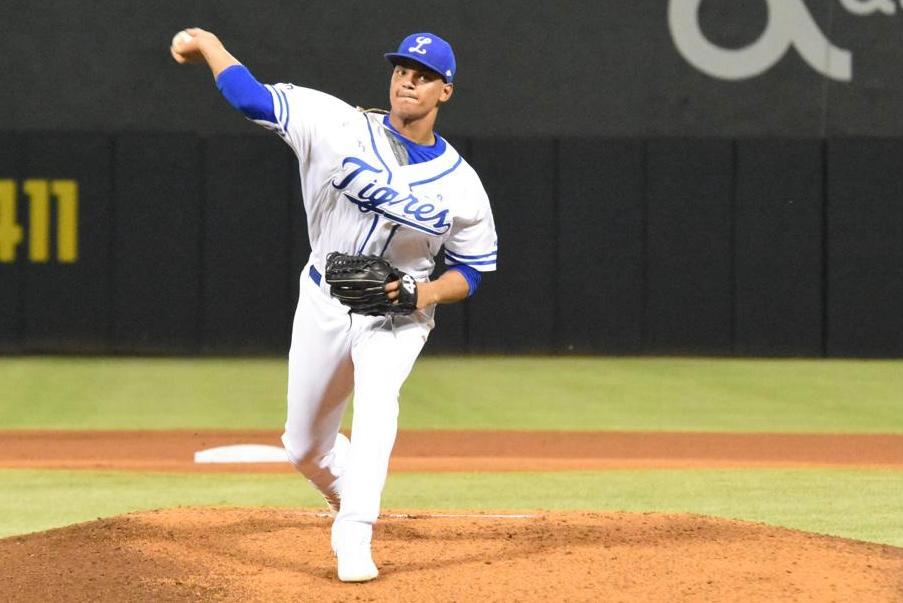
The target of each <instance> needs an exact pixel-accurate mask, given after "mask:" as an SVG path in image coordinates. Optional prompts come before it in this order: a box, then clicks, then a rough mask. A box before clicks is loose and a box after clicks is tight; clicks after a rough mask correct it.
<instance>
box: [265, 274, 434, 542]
mask: <svg viewBox="0 0 903 603" xmlns="http://www.w3.org/2000/svg"><path fill="white" fill-rule="evenodd" d="M310 269H311V266H310V265H308V266H306V267H305V269H304V271H303V272H302V274H301V287H300V295H299V299H298V307H297V310H296V312H295V318H294V324H293V327H292V344H291V350H290V351H289V372H288V413H287V419H286V422H285V433H284V434H283V436H282V442H283V444H284V446H285V449H286V451H287V452H288V455H289V458H290V459H291V461H292V462H293V463H294V465H295V467H296V468H297V469H298V470H299V471H300V472H301V473H303V474H304V476H305V477H307V478H308V479H309V480H310V481H311V483H313V485H314V486H315V487H316V488H317V489H318V490H320V492H322V493H323V494H324V495H325V496H327V497H335V496H336V495H337V496H338V497H339V498H340V499H341V508H340V511H339V513H338V515H337V516H336V525H337V526H338V524H339V523H342V522H354V523H355V524H358V526H359V527H360V528H361V529H364V530H365V531H367V532H368V533H369V531H370V530H371V529H372V524H373V523H374V522H375V521H376V519H377V517H378V516H379V507H380V498H381V495H382V489H383V486H384V485H385V481H386V474H387V472H388V468H389V456H390V454H391V452H392V447H393V446H394V444H395V436H396V433H397V430H398V393H399V390H400V389H401V385H402V383H404V381H405V379H407V377H408V375H409V374H410V372H411V368H412V367H413V366H414V361H415V360H416V359H417V356H418V355H419V354H420V350H421V349H423V345H424V344H425V343H426V339H427V336H428V334H429V331H430V329H431V327H432V321H429V322H425V321H422V320H419V319H417V318H414V317H401V316H399V317H393V318H385V317H370V316H361V315H357V314H349V313H348V309H347V308H346V307H345V306H343V305H341V304H340V303H339V302H337V301H336V300H335V299H333V298H331V297H330V296H329V293H328V285H326V282H325V281H322V282H321V283H320V284H319V285H318V284H315V282H314V281H313V280H312V278H311V276H310V274H311V272H310ZM352 390H353V391H354V407H353V418H352V425H351V445H350V447H349V446H347V443H346V442H343V441H342V440H343V438H342V437H340V438H339V439H338V440H337V439H336V435H337V434H338V432H339V427H340V423H341V420H342V415H343V414H344V411H345V407H346V404H347V402H348V399H349V396H350V394H351V392H352ZM337 442H338V443H337ZM349 527H350V526H349ZM334 533H335V529H334ZM368 540H369V539H368Z"/></svg>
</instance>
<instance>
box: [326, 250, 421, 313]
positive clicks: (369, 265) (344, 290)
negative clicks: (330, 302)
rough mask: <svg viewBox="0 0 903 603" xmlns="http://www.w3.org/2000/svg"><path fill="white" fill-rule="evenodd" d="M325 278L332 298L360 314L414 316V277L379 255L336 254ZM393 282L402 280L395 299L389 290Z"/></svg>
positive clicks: (333, 253)
mask: <svg viewBox="0 0 903 603" xmlns="http://www.w3.org/2000/svg"><path fill="white" fill-rule="evenodd" d="M325 277H326V282H327V283H328V284H329V286H330V293H331V294H332V296H333V297H334V298H336V299H337V300H339V301H340V302H342V303H343V304H344V305H346V306H348V307H349V308H351V311H352V312H354V313H356V314H364V315H367V316H382V315H385V314H410V313H411V312H413V311H414V310H416V309H417V282H416V281H415V280H414V277H412V276H411V275H410V274H407V273H406V272H403V271H401V270H399V269H398V268H396V267H395V266H393V265H392V264H390V263H389V262H388V261H386V260H385V259H383V258H381V257H379V256H376V255H348V254H344V253H339V252H337V251H334V252H332V253H330V254H329V255H328V256H326V273H325ZM393 281H401V282H400V283H399V284H400V286H399V287H398V296H397V298H396V299H395V300H391V299H389V294H388V292H387V291H386V285H387V284H388V283H391V282H393Z"/></svg>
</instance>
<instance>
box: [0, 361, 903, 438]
mask: <svg viewBox="0 0 903 603" xmlns="http://www.w3.org/2000/svg"><path fill="white" fill-rule="evenodd" d="M285 374H286V363H285V360H283V359H150V358H141V359H135V358H112V359H104V358H86V359H78V358H68V357H67V358H5V359H0V429H3V428H38V429H40V428H62V429H126V428H127V429H172V428H186V429H189V428H190V429H197V428H234V429H247V428H259V429H279V428H280V426H281V425H282V422H283V420H284V412H285V410H284V404H285V403H284V391H285ZM400 426H401V428H403V429H555V430H571V429H575V430H680V431H690V430H701V431H784V432H872V433H876V432H884V433H892V432H897V433H899V432H903V361H850V360H726V359H664V358H629V359H617V358H583V357H561V358H495V357H492V358H484V357H477V358H424V359H422V360H421V361H419V362H418V364H417V366H416V367H415V370H414V373H413V374H412V375H411V377H410V379H409V380H408V382H407V384H406V385H405V387H404V390H403V393H402V411H401V418H400Z"/></svg>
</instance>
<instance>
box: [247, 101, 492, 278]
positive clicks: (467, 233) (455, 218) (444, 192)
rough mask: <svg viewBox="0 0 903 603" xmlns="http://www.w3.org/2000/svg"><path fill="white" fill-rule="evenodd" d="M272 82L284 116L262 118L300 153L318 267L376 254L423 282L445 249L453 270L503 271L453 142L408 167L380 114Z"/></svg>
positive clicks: (478, 193) (482, 201) (477, 188)
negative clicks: (343, 256)
mask: <svg viewBox="0 0 903 603" xmlns="http://www.w3.org/2000/svg"><path fill="white" fill-rule="evenodd" d="M266 88H267V89H268V90H269V92H270V94H271V95H272V96H273V102H274V109H275V110H274V113H275V115H276V121H275V122H269V121H262V120H255V121H256V123H258V124H260V125H263V126H265V127H267V128H269V129H272V130H275V131H276V133H278V134H279V136H281V137H282V138H283V139H284V140H285V141H286V142H287V143H288V144H289V146H291V147H292V149H293V150H294V151H295V154H296V155H297V156H298V161H299V164H300V173H301V191H302V193H303V196H304V208H305V211H306V213H307V228H308V234H309V236H310V245H311V250H312V253H311V260H312V262H313V265H314V266H316V267H317V268H318V269H319V270H322V268H323V265H324V263H325V259H326V256H327V255H328V254H329V253H330V252H332V251H340V252H343V253H352V254H372V255H382V256H384V257H385V258H386V259H387V260H389V261H390V262H391V263H392V264H394V265H395V266H397V267H398V268H400V269H401V270H404V271H405V272H407V273H409V274H411V276H413V277H414V278H415V279H417V280H425V279H427V278H428V277H429V275H430V274H431V273H432V271H433V267H434V265H435V260H434V258H435V256H436V255H437V254H438V253H439V250H440V248H441V247H442V246H443V245H444V246H445V260H446V264H447V265H449V266H452V265H456V264H466V265H469V266H472V267H473V268H475V269H476V270H479V271H481V272H488V271H492V270H495V266H496V257H497V251H498V245H497V237H496V233H495V223H494V221H493V218H492V211H491V209H490V206H489V199H488V197H487V195H486V192H485V190H484V189H483V185H482V183H481V182H480V179H479V177H478V176H477V174H476V172H475V171H474V170H473V168H471V167H470V165H468V164H467V162H466V161H464V159H463V158H462V157H461V156H460V155H459V154H458V152H457V151H455V149H454V148H452V146H451V145H450V144H449V145H447V146H446V149H445V152H444V153H443V154H442V155H440V156H439V157H436V158H434V159H432V160H429V161H426V162H423V163H416V164H407V165H406V163H407V155H406V153H404V152H403V151H402V152H398V151H399V143H398V142H397V139H395V135H394V134H392V133H391V132H390V131H389V130H388V128H387V127H386V126H385V125H383V115H382V114H379V113H373V112H363V111H360V110H358V109H356V108H354V107H352V106H351V105H349V104H347V103H345V102H343V101H341V100H339V99H337V98H335V97H333V96H330V95H328V94H325V93H323V92H319V91H317V90H312V89H309V88H303V87H299V86H294V85H292V84H276V85H274V86H269V85H268V86H266Z"/></svg>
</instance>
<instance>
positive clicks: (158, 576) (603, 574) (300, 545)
mask: <svg viewBox="0 0 903 603" xmlns="http://www.w3.org/2000/svg"><path fill="white" fill-rule="evenodd" d="M329 522H330V520H329V518H327V517H323V516H318V515H316V514H314V513H309V512H298V511H285V510H272V509H174V510H166V511H158V512H151V513H136V514H131V515H126V516H122V517H116V518H112V519H105V520H99V521H95V522H90V523H85V524H79V525H74V526H69V527H66V528H61V529H57V530H51V531H48V532H43V533H39V534H33V535H28V536H21V537H14V538H7V539H4V540H0V599H4V600H8V599H11V600H21V601H38V600H41V601H47V600H67V601H88V600H92V601H94V600H104V601H125V600H129V601H145V600H154V601H176V600H224V601H288V600H296V601H298V600H300V601H312V600H316V601H349V600H361V601H776V600H782V601H786V600H811V601H853V600H855V601H859V602H862V601H897V600H903V549H899V548H894V547H890V546H883V545H878V544H869V543H864V542H855V541H849V540H842V539H837V538H829V537H825V536H817V535H813V534H807V533H803V532H797V531H792V530H787V529H782V528H775V527H771V526H766V525H762V524H754V523H746V522H739V521H728V520H722V519H713V518H707V517H701V516H694V515H684V514H680V515H665V514H655V513H647V514H625V513H554V514H544V515H541V516H535V517H512V518H499V517H490V516H479V515H477V516H470V517H435V516H424V515H420V516H418V515H414V516H411V517H386V518H384V519H383V520H381V521H380V522H379V523H378V524H377V527H376V534H375V538H374V549H373V551H374V558H375V559H376V561H377V563H378V565H379V566H380V571H381V574H380V577H379V578H378V579H377V580H376V581H374V582H370V583H366V584H343V583H340V582H338V581H337V580H336V576H335V566H334V561H333V558H332V555H331V553H330V551H329V529H328V528H329Z"/></svg>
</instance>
